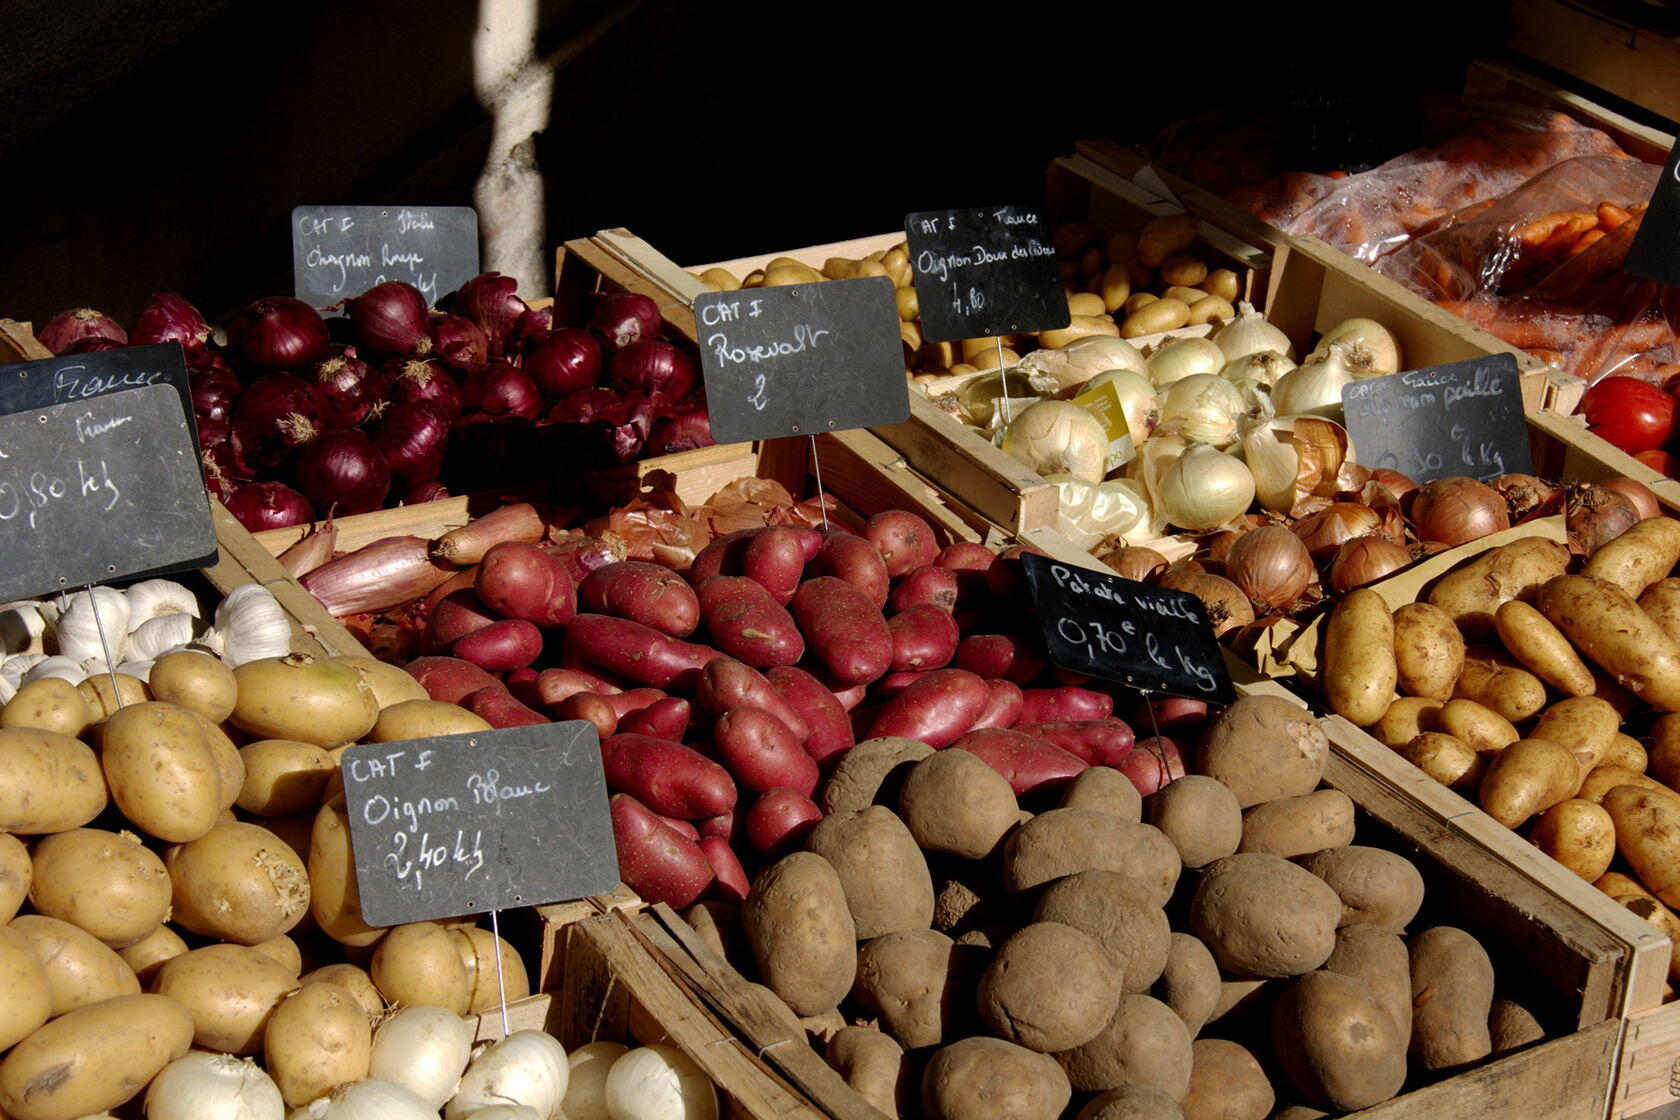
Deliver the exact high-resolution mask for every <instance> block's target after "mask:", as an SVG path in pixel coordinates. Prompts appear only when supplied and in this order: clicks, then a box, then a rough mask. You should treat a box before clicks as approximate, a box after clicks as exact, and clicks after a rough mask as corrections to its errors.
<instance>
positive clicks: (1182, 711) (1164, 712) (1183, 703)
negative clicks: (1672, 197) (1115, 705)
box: [1132, 696, 1208, 742]
mask: <svg viewBox="0 0 1680 1120" xmlns="http://www.w3.org/2000/svg"><path fill="white" fill-rule="evenodd" d="M1207 721H1208V705H1207V701H1206V700H1191V699H1190V698H1188V697H1185V696H1162V697H1159V698H1157V699H1154V700H1148V699H1140V700H1138V702H1137V703H1135V704H1133V705H1132V723H1133V724H1135V725H1136V726H1138V727H1140V728H1142V727H1147V728H1149V730H1151V731H1153V732H1154V733H1155V734H1157V735H1167V736H1170V737H1172V738H1175V739H1183V740H1185V741H1186V742H1194V741H1196V740H1198V739H1200V738H1201V737H1202V731H1203V729H1204V728H1206V727H1207Z"/></svg>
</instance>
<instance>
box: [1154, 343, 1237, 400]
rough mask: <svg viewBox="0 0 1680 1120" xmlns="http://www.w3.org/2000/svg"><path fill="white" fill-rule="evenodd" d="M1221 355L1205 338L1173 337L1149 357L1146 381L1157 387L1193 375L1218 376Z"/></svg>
mask: <svg viewBox="0 0 1680 1120" xmlns="http://www.w3.org/2000/svg"><path fill="white" fill-rule="evenodd" d="M1224 368H1225V355H1224V354H1223V353H1222V352H1221V351H1220V349H1219V347H1217V346H1215V345H1214V344H1213V343H1211V342H1209V341H1208V340H1207V339H1205V338H1175V339H1173V340H1172V341H1171V342H1168V343H1165V344H1163V345H1162V346H1161V347H1160V348H1159V349H1157V350H1156V351H1155V352H1154V353H1153V354H1151V355H1149V380H1150V381H1151V382H1153V383H1154V385H1155V386H1156V387H1157V388H1161V387H1163V386H1167V385H1171V384H1172V383H1173V382H1174V381H1180V380H1183V379H1184V378H1186V377H1189V376H1190V375H1191V374H1193V373H1218V372H1219V371H1220V370H1222V369H1224Z"/></svg>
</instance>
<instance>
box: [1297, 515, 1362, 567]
mask: <svg viewBox="0 0 1680 1120" xmlns="http://www.w3.org/2000/svg"><path fill="white" fill-rule="evenodd" d="M1381 526H1382V518H1380V517H1378V516H1377V511H1376V510H1374V509H1372V508H1371V507H1370V506H1362V505H1360V504H1359V503H1358V502H1337V503H1336V504H1335V505H1333V506H1330V507H1329V508H1327V509H1322V510H1319V511H1318V512H1317V513H1313V514H1308V515H1307V516H1306V517H1303V518H1301V520H1299V521H1297V522H1295V524H1294V526H1293V528H1294V530H1295V536H1296V538H1297V539H1298V540H1300V542H1301V543H1302V544H1303V545H1305V546H1306V549H1307V552H1308V553H1309V554H1310V555H1311V556H1312V558H1313V559H1314V560H1325V559H1327V558H1329V557H1331V556H1333V555H1335V553H1336V550H1337V549H1338V548H1340V547H1342V542H1344V541H1349V540H1352V539H1353V538H1354V537H1363V536H1366V535H1368V534H1371V533H1375V532H1376V531H1377V530H1378V529H1379V528H1380V527H1381Z"/></svg>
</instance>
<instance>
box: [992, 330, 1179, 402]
mask: <svg viewBox="0 0 1680 1120" xmlns="http://www.w3.org/2000/svg"><path fill="white" fill-rule="evenodd" d="M1021 368H1022V369H1024V370H1027V371H1029V372H1030V373H1039V374H1044V375H1047V376H1049V377H1051V378H1054V379H1055V380H1056V382H1057V383H1059V384H1060V386H1061V387H1062V388H1063V389H1069V388H1073V387H1075V386H1078V385H1083V384H1084V383H1085V382H1087V381H1089V380H1090V379H1091V378H1093V377H1095V376H1096V375H1097V374H1099V373H1102V372H1103V371H1105V370H1111V369H1129V370H1131V371H1132V372H1133V373H1140V374H1147V373H1148V371H1149V366H1148V364H1147V363H1146V362H1145V361H1144V357H1143V351H1142V350H1139V349H1138V348H1137V347H1136V346H1133V345H1132V344H1131V343H1130V342H1127V341H1126V340H1125V339H1123V338H1114V337H1113V336H1111V335H1105V334H1095V335H1090V336H1088V337H1086V338H1082V339H1079V340H1078V341H1077V342H1072V343H1069V344H1068V345H1066V346H1064V347H1062V348H1061V349H1059V350H1048V349H1046V350H1034V351H1033V352H1032V353H1031V354H1028V355H1027V356H1026V357H1025V358H1023V359H1021Z"/></svg>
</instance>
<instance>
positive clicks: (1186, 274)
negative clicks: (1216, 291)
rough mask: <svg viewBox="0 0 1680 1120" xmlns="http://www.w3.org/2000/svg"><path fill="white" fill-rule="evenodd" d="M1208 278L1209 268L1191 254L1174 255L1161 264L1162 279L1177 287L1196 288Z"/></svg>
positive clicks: (1170, 255)
mask: <svg viewBox="0 0 1680 1120" xmlns="http://www.w3.org/2000/svg"><path fill="white" fill-rule="evenodd" d="M1207 277H1208V266H1207V265H1206V264H1204V263H1203V262H1202V259H1201V258H1200V257H1193V256H1191V255H1190V254H1189V253H1172V254H1169V255H1168V256H1167V259H1166V260H1164V261H1162V262H1161V279H1162V280H1164V281H1166V282H1167V283H1168V284H1172V285H1173V286H1175V287H1186V288H1194V287H1195V286H1196V285H1197V284H1200V283H1201V282H1202V281H1203V280H1206V279H1207Z"/></svg>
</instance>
